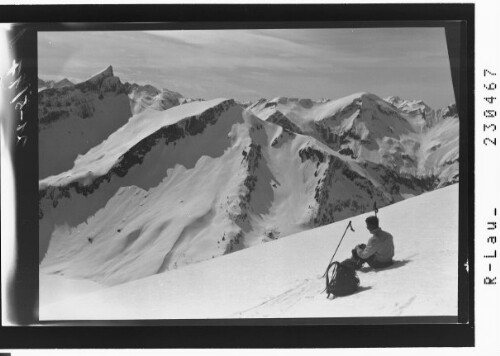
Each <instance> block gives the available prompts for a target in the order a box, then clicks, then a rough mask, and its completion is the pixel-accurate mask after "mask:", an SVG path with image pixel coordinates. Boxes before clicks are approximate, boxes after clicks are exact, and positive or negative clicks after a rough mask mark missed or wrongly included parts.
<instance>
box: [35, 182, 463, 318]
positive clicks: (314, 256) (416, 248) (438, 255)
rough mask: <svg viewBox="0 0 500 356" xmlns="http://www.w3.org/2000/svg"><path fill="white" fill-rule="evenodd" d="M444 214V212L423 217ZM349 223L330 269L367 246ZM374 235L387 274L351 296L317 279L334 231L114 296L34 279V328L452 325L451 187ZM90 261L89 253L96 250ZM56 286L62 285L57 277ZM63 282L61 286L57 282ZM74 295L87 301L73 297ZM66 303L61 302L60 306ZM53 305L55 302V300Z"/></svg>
mask: <svg viewBox="0 0 500 356" xmlns="http://www.w3.org/2000/svg"><path fill="white" fill-rule="evenodd" d="M436 206H446V207H447V208H446V209H430V208H429V207H436ZM367 216H368V214H363V215H359V216H356V217H354V218H352V223H353V226H354V228H355V232H350V231H349V232H348V233H347V235H346V237H345V239H344V241H343V242H342V244H341V246H340V249H339V251H338V252H337V256H336V260H339V261H342V260H343V259H345V258H348V257H349V255H350V250H351V248H352V247H353V246H354V245H356V244H359V243H362V242H366V240H367V238H368V236H369V234H368V232H367V231H366V229H365V223H364V219H365V218H366V217H367ZM378 216H379V218H380V221H381V226H382V228H383V229H384V230H387V231H389V232H390V233H391V234H393V236H394V241H395V246H396V255H395V260H396V262H395V264H394V266H392V267H389V268H386V269H382V270H378V271H375V270H372V269H370V268H363V269H362V270H361V271H360V272H359V273H358V275H359V278H360V280H361V283H360V289H359V291H358V292H357V293H355V294H353V295H350V296H346V297H339V298H335V299H333V300H332V299H326V295H325V294H324V293H322V291H323V290H324V279H323V278H322V277H321V276H322V274H323V272H324V270H325V268H326V265H327V263H328V261H329V260H330V257H331V255H332V253H333V251H334V250H335V247H336V246H337V245H338V243H339V240H340V238H341V236H342V234H343V232H344V229H345V227H346V225H347V221H346V220H344V221H341V222H337V223H334V224H330V225H327V226H323V227H320V228H316V229H312V230H308V231H304V232H301V233H298V234H296V235H293V236H289V237H287V238H286V239H280V240H276V241H270V242H269V243H266V244H263V245H260V246H256V247H254V248H251V249H245V250H242V251H238V252H236V253H232V254H230V255H226V256H223V257H221V258H217V259H211V260H208V261H205V262H201V263H198V264H193V265H190V266H186V267H184V268H182V269H177V270H170V271H166V272H164V273H160V274H157V275H154V276H150V277H147V278H143V279H139V280H136V281H132V282H128V283H125V284H122V285H119V286H114V287H106V286H101V288H102V289H101V290H97V291H96V288H98V287H97V286H95V285H86V283H88V282H87V281H83V280H82V282H83V284H82V285H81V286H80V287H78V289H79V291H75V289H76V288H77V287H76V286H78V283H79V280H68V281H67V282H66V285H68V286H69V287H70V288H72V289H71V290H70V289H66V290H65V291H66V292H67V293H71V292H72V294H73V296H74V297H73V298H71V297H69V298H68V296H67V295H66V296H64V295H62V296H61V295H60V296H54V295H51V293H49V292H50V291H48V290H45V289H44V285H47V286H50V287H52V288H57V289H59V290H64V288H60V287H56V283H57V282H59V283H60V280H59V281H58V280H57V279H52V280H51V281H50V283H47V284H45V283H43V281H44V280H45V279H46V278H47V276H46V275H45V274H44V271H42V274H41V276H40V279H41V281H42V284H41V296H45V298H42V299H41V300H40V302H41V307H40V317H41V319H42V320H50V319H53V320H71V319H77V320H89V319H90V320H110V319H122V320H140V319H185V318H186V319H190V318H192V319H205V318H236V319H237V318H302V317H317V318H331V317H362V316H424V315H434V316H436V315H439V316H442V315H449V316H456V315H457V288H458V276H457V268H456V263H457V256H458V185H457V184H455V185H452V186H449V187H446V188H443V189H439V190H436V191H434V192H430V193H426V194H423V195H421V196H419V197H416V198H413V199H408V200H405V201H403V202H400V203H397V204H394V205H391V206H389V207H386V208H382V209H380V211H379V213H378ZM92 248H94V253H97V251H96V250H97V246H94V247H92ZM61 278H62V277H61ZM61 280H62V279H61ZM77 293H85V294H84V295H82V296H81V297H78V296H76V294H77ZM65 297H66V299H64V298H65ZM55 298H57V299H55Z"/></svg>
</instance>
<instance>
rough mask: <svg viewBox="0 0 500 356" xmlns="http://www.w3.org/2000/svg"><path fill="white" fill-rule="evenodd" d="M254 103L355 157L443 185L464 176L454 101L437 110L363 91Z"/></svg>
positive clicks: (260, 111) (265, 115)
mask: <svg viewBox="0 0 500 356" xmlns="http://www.w3.org/2000/svg"><path fill="white" fill-rule="evenodd" d="M249 109H250V110H251V111H252V112H253V113H254V114H255V115H257V116H258V117H260V118H261V119H263V120H266V121H270V122H273V123H276V124H278V125H281V126H282V127H283V128H284V129H285V130H287V131H290V132H295V133H301V134H302V133H303V134H307V135H310V136H312V137H314V138H316V139H317V140H319V141H321V142H322V143H324V144H325V145H327V146H328V147H330V148H332V149H333V150H334V151H336V152H338V153H340V154H342V155H345V156H349V157H351V158H353V159H355V160H358V161H361V162H364V161H368V162H373V163H379V164H382V165H384V166H386V167H389V168H391V169H393V170H395V171H397V172H398V173H400V174H402V175H411V176H414V177H419V178H428V179H431V180H434V181H435V184H436V186H438V187H441V186H446V185H448V184H452V183H454V182H457V181H458V134H459V120H458V114H457V111H456V107H455V106H454V105H450V106H449V107H447V108H445V109H443V110H439V111H438V112H437V113H436V112H434V110H432V109H431V108H430V107H428V106H427V105H426V104H425V103H423V102H422V101H412V102H410V101H407V100H402V99H400V98H399V97H389V98H387V99H386V100H383V99H381V98H379V97H377V96H376V95H374V94H370V93H358V94H353V95H350V96H347V97H345V98H342V99H339V100H326V99H323V100H321V101H313V100H309V99H296V98H283V97H278V98H275V99H272V100H266V99H261V100H259V101H257V102H256V103H255V104H253V105H252V106H251V107H250V108H249ZM426 115H427V116H426Z"/></svg>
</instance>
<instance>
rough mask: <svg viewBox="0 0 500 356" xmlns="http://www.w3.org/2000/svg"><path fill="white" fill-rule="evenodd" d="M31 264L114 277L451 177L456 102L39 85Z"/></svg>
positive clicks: (327, 218) (107, 83)
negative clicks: (211, 95)
mask: <svg viewBox="0 0 500 356" xmlns="http://www.w3.org/2000/svg"><path fill="white" fill-rule="evenodd" d="M39 127H40V128H39V134H40V138H39V145H40V150H39V152H40V153H39V156H40V157H39V164H40V182H39V196H40V198H39V219H40V260H41V265H40V268H41V270H42V271H43V272H44V273H46V274H58V275H64V276H68V277H72V278H85V279H89V280H93V281H96V282H99V283H102V284H119V283H123V282H126V281H130V280H134V279H138V278H142V277H146V276H150V275H152V274H156V273H159V272H162V271H166V270H169V269H175V268H179V267H182V266H184V265H188V264H191V263H195V262H199V261H202V260H207V259H211V258H216V257H219V256H222V255H224V254H228V253H231V252H234V251H237V250H240V249H243V248H248V247H252V246H255V245H259V244H262V243H265V242H268V241H272V240H274V239H278V238H282V237H285V236H287V235H290V234H293V233H295V232H299V231H302V230H306V229H311V228H314V227H317V226H321V225H325V224H329V223H332V222H335V221H339V220H342V219H346V218H349V217H351V216H354V215H358V214H361V213H365V212H368V211H370V210H371V209H372V207H373V204H374V203H377V206H379V207H383V206H386V205H389V204H392V203H394V202H397V201H401V200H403V199H406V198H410V197H413V196H416V195H419V194H421V193H424V192H427V191H431V190H434V189H436V188H439V187H443V186H447V185H450V184H453V183H457V182H458V180H459V172H458V159H459V157H458V153H459V147H458V146H459V145H458V133H459V132H458V131H459V130H458V129H459V119H458V115H457V112H456V108H455V106H454V105H450V106H449V107H447V108H443V109H440V110H437V111H434V110H432V109H431V108H429V107H428V106H427V105H426V104H425V103H423V102H421V101H406V100H402V99H400V98H397V97H390V98H387V99H385V100H384V99H381V98H379V97H378V96H376V95H374V94H370V93H359V94H353V95H350V96H348V97H345V98H342V99H338V100H329V99H324V100H320V101H314V100H311V99H297V98H285V97H278V98H274V99H271V100H267V99H261V100H259V101H257V102H255V103H245V104H240V103H237V102H235V101H234V100H232V99H225V98H221V99H215V100H208V101H204V100H201V99H190V98H185V97H183V96H182V95H181V94H179V93H176V92H174V91H170V90H167V89H163V90H158V89H156V88H154V87H152V86H140V85H137V84H129V83H122V82H121V81H120V79H119V78H117V77H115V76H114V74H113V69H112V68H111V67H109V68H107V69H106V70H104V71H103V72H101V73H98V74H96V75H94V76H92V77H91V78H90V79H88V80H87V81H85V82H82V83H78V84H75V85H71V86H64V87H53V88H47V89H44V90H41V91H40V92H39Z"/></svg>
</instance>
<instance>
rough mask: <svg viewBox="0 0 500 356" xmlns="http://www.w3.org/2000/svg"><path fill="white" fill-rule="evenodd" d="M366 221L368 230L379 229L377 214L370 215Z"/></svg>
mask: <svg viewBox="0 0 500 356" xmlns="http://www.w3.org/2000/svg"><path fill="white" fill-rule="evenodd" d="M365 221H366V228H367V229H368V231H372V230H375V229H378V218H377V217H376V216H369V217H367V218H366V220H365Z"/></svg>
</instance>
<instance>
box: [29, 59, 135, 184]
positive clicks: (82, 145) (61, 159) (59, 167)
mask: <svg viewBox="0 0 500 356" xmlns="http://www.w3.org/2000/svg"><path fill="white" fill-rule="evenodd" d="M131 116H132V113H131V111H130V105H129V98H128V97H127V94H126V93H125V90H124V87H123V85H122V83H121V82H120V79H119V78H117V77H114V76H113V69H112V68H111V67H109V68H107V69H106V70H104V71H103V72H101V73H99V74H97V75H95V76H93V77H92V78H90V79H89V80H88V81H85V82H83V83H78V84H75V85H74V86H64V87H61V88H57V87H54V88H51V89H45V90H42V91H40V92H39V93H38V120H39V139H38V142H39V145H38V150H39V155H38V158H39V177H40V178H45V177H48V176H50V175H53V174H57V173H60V172H63V171H66V170H68V169H70V168H71V167H72V166H73V162H74V161H75V159H76V158H77V156H78V155H80V154H84V153H85V152H87V151H88V150H89V149H90V148H92V147H94V146H96V145H97V144H99V143H101V142H102V141H103V140H104V139H106V138H107V137H108V136H109V135H110V134H111V133H112V132H114V131H115V130H117V129H118V128H119V127H121V126H122V125H123V124H125V123H126V122H127V120H128V118H130V117H131Z"/></svg>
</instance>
